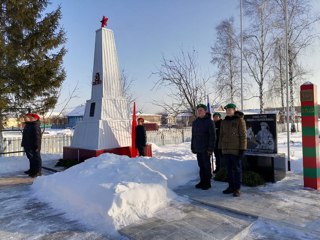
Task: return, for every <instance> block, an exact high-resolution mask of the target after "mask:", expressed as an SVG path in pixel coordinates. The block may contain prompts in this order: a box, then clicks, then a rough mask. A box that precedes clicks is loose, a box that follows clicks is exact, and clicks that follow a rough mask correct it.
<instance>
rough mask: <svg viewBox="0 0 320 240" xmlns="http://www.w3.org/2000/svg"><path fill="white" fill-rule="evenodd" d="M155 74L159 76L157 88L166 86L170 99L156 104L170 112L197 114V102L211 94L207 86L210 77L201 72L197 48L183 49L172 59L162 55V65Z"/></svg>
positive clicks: (174, 113)
mask: <svg viewBox="0 0 320 240" xmlns="http://www.w3.org/2000/svg"><path fill="white" fill-rule="evenodd" d="M154 74H156V75H157V76H158V77H159V80H158V81H157V82H156V83H155V88H158V87H165V88H166V89H167V91H168V98H169V101H170V102H169V101H162V102H154V104H155V105H157V106H161V107H163V108H164V110H165V111H166V112H168V113H170V114H173V115H177V114H179V113H181V112H185V111H191V112H192V113H193V114H194V115H195V113H196V106H197V104H199V103H201V102H203V101H205V99H206V94H209V92H208V90H207V88H206V85H207V83H208V81H209V77H204V76H203V75H201V74H200V73H199V66H198V63H197V54H196V51H195V50H192V51H191V52H185V51H183V50H181V51H180V54H179V55H177V56H175V57H173V58H171V59H167V58H165V57H162V62H161V67H160V69H159V71H158V72H156V73H154Z"/></svg>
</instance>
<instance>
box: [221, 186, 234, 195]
mask: <svg viewBox="0 0 320 240" xmlns="http://www.w3.org/2000/svg"><path fill="white" fill-rule="evenodd" d="M233 192H234V190H233V189H232V188H230V187H228V188H227V189H225V190H224V191H223V192H222V193H223V194H231V193H233Z"/></svg>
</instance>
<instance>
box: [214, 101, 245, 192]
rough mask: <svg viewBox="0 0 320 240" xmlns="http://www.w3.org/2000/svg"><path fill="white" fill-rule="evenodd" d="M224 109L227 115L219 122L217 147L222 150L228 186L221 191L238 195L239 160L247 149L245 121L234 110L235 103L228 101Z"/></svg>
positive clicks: (240, 170)
mask: <svg viewBox="0 0 320 240" xmlns="http://www.w3.org/2000/svg"><path fill="white" fill-rule="evenodd" d="M224 109H225V110H226V115H227V116H226V117H225V119H224V120H223V121H222V122H221V127H220V138H219V149H221V150H222V154H223V159H224V161H225V163H226V165H227V171H228V183H229V186H228V188H227V189H225V190H224V191H223V193H224V194H230V193H233V196H234V197H239V196H240V188H241V181H242V163H241V161H242V158H243V156H244V152H245V150H246V149H247V138H246V123H245V121H244V118H243V117H244V114H243V113H242V112H240V111H236V105H235V104H233V103H230V104H228V105H226V106H225V107H224Z"/></svg>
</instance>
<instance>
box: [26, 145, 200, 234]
mask: <svg viewBox="0 0 320 240" xmlns="http://www.w3.org/2000/svg"><path fill="white" fill-rule="evenodd" d="M187 149H189V147H188V148H187ZM184 151H185V153H186V154H187V155H186V156H185V157H184V159H185V160H181V158H180V159H179V160H178V159H175V158H173V157H171V158H170V154H169V153H168V152H167V153H166V154H163V155H164V156H160V155H162V154H161V153H162V152H164V150H163V149H162V151H161V148H159V147H158V148H157V151H156V155H157V156H158V155H159V156H158V157H153V158H136V159H131V158H128V157H126V156H117V155H113V154H103V155H101V156H99V157H96V158H91V159H88V160H87V161H85V162H84V163H81V164H79V165H77V166H74V167H72V168H70V169H67V170H66V171H64V172H60V173H56V174H53V175H50V176H44V177H39V178H37V179H36V180H35V181H34V183H33V185H32V189H33V191H34V193H35V195H36V196H37V197H38V198H39V199H40V200H42V201H45V202H48V203H50V204H51V206H52V207H54V208H56V209H59V210H62V211H64V212H65V213H66V216H67V217H68V218H70V219H72V220H78V221H79V222H81V223H82V224H85V225H87V226H89V227H91V228H93V229H95V230H97V231H100V232H103V233H107V234H110V235H117V230H118V229H120V228H122V227H124V226H127V225H129V224H131V223H135V222H138V221H141V220H142V219H145V218H150V217H152V216H154V215H155V214H156V212H157V211H159V210H160V209H163V208H165V207H166V206H168V203H169V202H170V201H171V200H173V199H175V198H176V197H177V196H176V195H175V194H174V193H173V192H172V190H171V189H173V188H175V187H177V186H179V185H183V184H186V183H187V182H189V181H190V180H192V179H195V178H197V175H198V167H197V164H196V161H194V157H193V161H190V160H191V156H193V155H192V154H191V153H190V151H188V152H187V150H186V147H185V146H182V147H181V152H180V154H182V153H183V152H184ZM178 152H179V151H178ZM175 154H177V152H172V153H171V155H175ZM187 159H189V160H187Z"/></svg>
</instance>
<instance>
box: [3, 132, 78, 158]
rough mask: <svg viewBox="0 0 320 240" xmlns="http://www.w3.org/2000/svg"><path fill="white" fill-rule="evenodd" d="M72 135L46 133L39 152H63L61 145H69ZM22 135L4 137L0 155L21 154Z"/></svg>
mask: <svg viewBox="0 0 320 240" xmlns="http://www.w3.org/2000/svg"><path fill="white" fill-rule="evenodd" d="M71 138H72V136H69V135H47V136H43V137H42V146H41V153H52V154H60V153H62V152H63V146H70V143H71ZM21 139H22V137H21V136H20V137H13V136H10V137H4V138H3V143H2V144H3V145H2V146H3V152H2V154H1V155H3V156H5V157H8V156H22V155H23V154H24V153H23V147H21Z"/></svg>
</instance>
